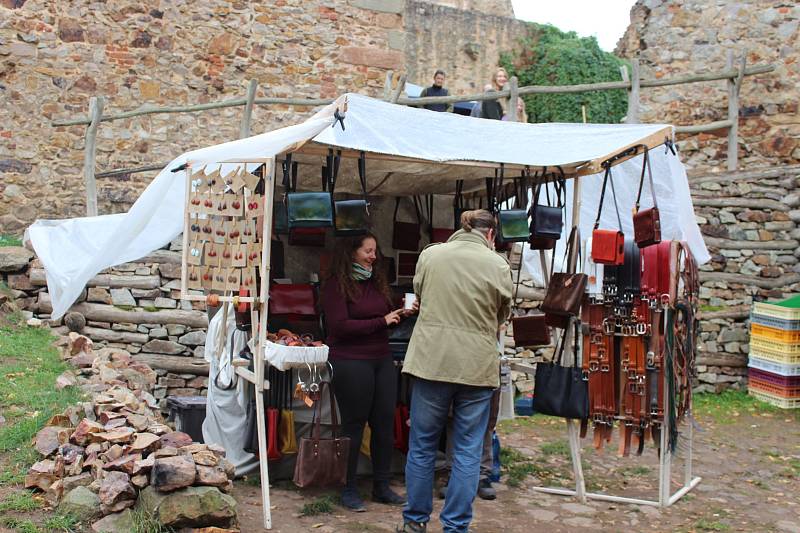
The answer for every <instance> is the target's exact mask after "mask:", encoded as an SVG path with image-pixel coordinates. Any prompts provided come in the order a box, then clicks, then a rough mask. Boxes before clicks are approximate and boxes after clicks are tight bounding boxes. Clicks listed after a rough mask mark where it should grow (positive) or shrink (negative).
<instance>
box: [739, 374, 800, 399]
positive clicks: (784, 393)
mask: <svg viewBox="0 0 800 533" xmlns="http://www.w3.org/2000/svg"><path fill="white" fill-rule="evenodd" d="M748 385H749V386H750V387H752V388H754V389H756V390H759V391H761V392H766V393H767V394H772V395H773V396H778V397H780V398H800V387H781V386H780V385H774V384H772V383H770V382H769V381H763V380H760V379H756V378H752V377H751V378H750V379H749V381H748Z"/></svg>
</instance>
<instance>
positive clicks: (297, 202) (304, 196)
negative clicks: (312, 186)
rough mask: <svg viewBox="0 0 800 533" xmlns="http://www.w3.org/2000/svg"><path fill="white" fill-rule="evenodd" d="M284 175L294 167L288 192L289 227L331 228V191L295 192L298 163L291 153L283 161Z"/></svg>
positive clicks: (287, 212)
mask: <svg viewBox="0 0 800 533" xmlns="http://www.w3.org/2000/svg"><path fill="white" fill-rule="evenodd" d="M283 165H284V176H285V175H286V172H287V170H286V169H287V168H291V169H292V179H291V183H290V185H289V188H288V191H289V192H287V194H286V215H287V222H288V227H289V229H294V228H330V227H332V226H333V197H332V195H331V193H330V192H327V191H322V192H295V191H296V188H297V170H296V169H297V166H296V165H297V163H294V164H292V160H291V154H287V156H286V160H285V161H284V162H283Z"/></svg>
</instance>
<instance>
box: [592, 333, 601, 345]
mask: <svg viewBox="0 0 800 533" xmlns="http://www.w3.org/2000/svg"><path fill="white" fill-rule="evenodd" d="M589 343H590V344H603V335H602V334H601V333H592V335H591V336H590V337H589Z"/></svg>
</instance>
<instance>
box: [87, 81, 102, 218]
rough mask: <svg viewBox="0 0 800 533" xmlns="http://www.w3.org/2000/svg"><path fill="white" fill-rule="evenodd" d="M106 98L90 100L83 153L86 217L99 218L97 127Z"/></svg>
mask: <svg viewBox="0 0 800 533" xmlns="http://www.w3.org/2000/svg"><path fill="white" fill-rule="evenodd" d="M104 105H105V98H103V97H102V96H92V97H91V98H89V120H90V121H91V122H89V126H88V127H87V128H86V142H85V144H84V152H83V181H84V184H85V185H86V216H90V217H94V216H97V182H96V181H95V179H94V163H95V155H96V153H97V126H99V125H100V118H101V117H102V116H103V106H104Z"/></svg>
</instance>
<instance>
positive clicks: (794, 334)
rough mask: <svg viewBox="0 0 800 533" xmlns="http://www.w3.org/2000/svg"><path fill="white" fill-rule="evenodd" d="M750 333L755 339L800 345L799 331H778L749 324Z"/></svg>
mask: <svg viewBox="0 0 800 533" xmlns="http://www.w3.org/2000/svg"><path fill="white" fill-rule="evenodd" d="M750 333H751V335H752V336H753V337H755V338H757V339H765V340H768V341H776V342H795V343H800V330H787V329H778V328H771V327H769V326H763V325H761V324H750Z"/></svg>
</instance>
